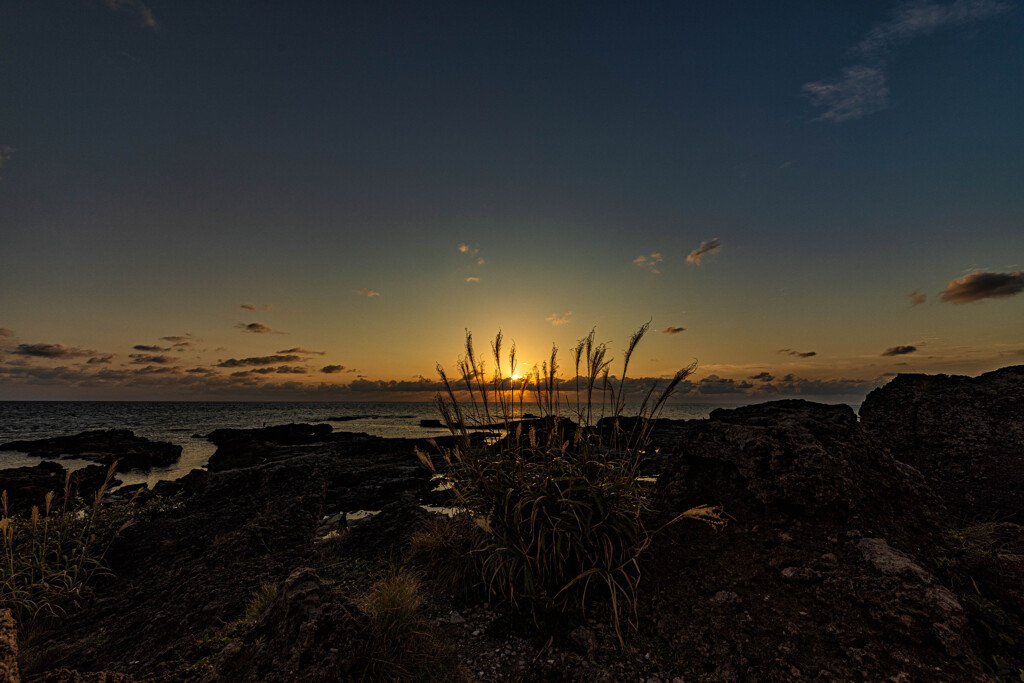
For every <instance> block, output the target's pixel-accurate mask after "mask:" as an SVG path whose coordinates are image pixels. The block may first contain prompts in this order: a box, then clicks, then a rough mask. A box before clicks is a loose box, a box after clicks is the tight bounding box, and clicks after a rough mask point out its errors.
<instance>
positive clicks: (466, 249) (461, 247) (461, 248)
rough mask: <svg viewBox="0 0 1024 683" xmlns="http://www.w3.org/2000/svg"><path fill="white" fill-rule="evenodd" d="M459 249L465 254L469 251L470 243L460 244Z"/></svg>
mask: <svg viewBox="0 0 1024 683" xmlns="http://www.w3.org/2000/svg"><path fill="white" fill-rule="evenodd" d="M459 251H461V252H462V253H463V254H465V253H466V252H467V251H469V245H468V244H460V245H459Z"/></svg>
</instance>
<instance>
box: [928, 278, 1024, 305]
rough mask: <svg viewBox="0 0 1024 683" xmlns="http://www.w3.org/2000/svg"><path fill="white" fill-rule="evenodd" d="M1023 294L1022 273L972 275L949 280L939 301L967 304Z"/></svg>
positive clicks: (1023, 279)
mask: <svg viewBox="0 0 1024 683" xmlns="http://www.w3.org/2000/svg"><path fill="white" fill-rule="evenodd" d="M1021 292H1024V272H1022V271H1019V270H1015V271H1013V272H1012V273H984V272H982V271H980V270H976V271H974V272H973V273H969V274H967V275H964V276H963V277H958V278H957V279H955V280H950V282H949V284H947V285H946V288H945V289H944V290H942V291H941V292H939V299H940V300H941V301H944V302H945V303H950V304H967V303H971V302H974V301H981V300H982V299H1000V298H1004V297H1008V296H1013V295H1015V294H1019V293H1021Z"/></svg>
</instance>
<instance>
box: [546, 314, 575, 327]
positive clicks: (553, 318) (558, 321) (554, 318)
mask: <svg viewBox="0 0 1024 683" xmlns="http://www.w3.org/2000/svg"><path fill="white" fill-rule="evenodd" d="M571 315H572V311H566V312H565V313H564V314H562V315H558V314H557V313H552V314H551V315H549V316H548V317H546V318H544V319H545V320H547V321H548V322H550V323H551V324H552V325H556V326H557V325H564V324H566V323H567V322H569V317H570V316H571Z"/></svg>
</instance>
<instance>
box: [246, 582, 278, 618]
mask: <svg viewBox="0 0 1024 683" xmlns="http://www.w3.org/2000/svg"><path fill="white" fill-rule="evenodd" d="M276 599H277V584H276V583H264V584H263V585H261V586H260V587H259V588H258V589H257V590H256V591H254V592H253V594H252V597H251V598H249V602H248V603H246V605H245V612H244V613H243V614H242V621H243V622H244V623H247V624H253V623H255V622H256V620H257V619H259V618H260V615H261V614H263V613H264V612H265V611H266V610H267V607H270V603H272V602H274V600H276Z"/></svg>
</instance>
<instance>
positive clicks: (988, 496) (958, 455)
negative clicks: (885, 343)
mask: <svg viewBox="0 0 1024 683" xmlns="http://www.w3.org/2000/svg"><path fill="white" fill-rule="evenodd" d="M860 417H861V422H862V424H863V425H864V428H865V429H866V430H867V431H868V432H869V433H870V434H872V435H873V436H874V437H875V438H877V439H878V440H879V441H880V442H882V443H883V444H885V445H886V446H887V447H888V448H889V449H890V450H891V451H892V453H893V455H894V456H895V457H896V458H898V459H899V460H902V461H903V462H906V463H909V464H911V465H913V466H915V467H916V468H917V469H919V470H920V471H921V473H922V474H923V475H924V477H925V479H926V480H927V481H928V483H929V484H930V485H931V486H932V487H933V488H934V489H935V491H936V492H937V493H938V494H939V496H940V497H941V498H942V499H943V500H944V501H945V502H946V505H947V508H948V509H949V511H950V513H951V514H953V515H954V516H955V517H956V518H957V519H960V520H965V521H982V520H992V519H996V520H1002V521H1010V522H1015V523H1017V524H1024V495H1022V494H1021V492H1022V491H1024V365H1017V366H1014V367H1007V368H1002V369H1001V370H996V371H994V372H988V373H985V374H983V375H980V376H978V377H964V376H959V375H952V376H950V375H914V374H906V375H897V376H896V378H895V379H893V380H892V381H891V382H889V383H888V384H886V385H885V386H883V387H880V388H878V389H875V390H874V391H872V392H871V393H870V394H868V396H867V398H866V399H865V400H864V403H863V405H862V406H861V408H860Z"/></svg>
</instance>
